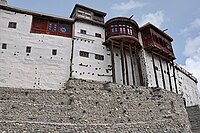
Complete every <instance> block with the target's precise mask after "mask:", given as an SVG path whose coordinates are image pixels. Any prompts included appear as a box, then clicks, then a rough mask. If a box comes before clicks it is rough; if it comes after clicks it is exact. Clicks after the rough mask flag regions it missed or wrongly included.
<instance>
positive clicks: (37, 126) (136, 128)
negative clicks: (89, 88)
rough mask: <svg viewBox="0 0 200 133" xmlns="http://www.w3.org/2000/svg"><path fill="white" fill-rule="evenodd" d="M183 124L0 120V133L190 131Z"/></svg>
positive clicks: (166, 132)
mask: <svg viewBox="0 0 200 133" xmlns="http://www.w3.org/2000/svg"><path fill="white" fill-rule="evenodd" d="M185 126H187V125H185V124H180V123H179V125H177V124H176V123H175V122H174V121H172V120H161V121H148V122H138V123H118V124H104V123H102V124H99V123H96V124H95V123H94V124H71V123H48V122H46V123H45V122H30V121H20V122H18V121H0V132H1V133H16V132H19V133H27V132H28V133H35V132H37V133H61V132H66V133H83V132H84V133H191V132H190V130H187V129H189V128H186V127H185Z"/></svg>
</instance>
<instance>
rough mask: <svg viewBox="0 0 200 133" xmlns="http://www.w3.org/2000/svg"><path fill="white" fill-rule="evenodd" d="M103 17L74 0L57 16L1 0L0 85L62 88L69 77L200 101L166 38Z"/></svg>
mask: <svg viewBox="0 0 200 133" xmlns="http://www.w3.org/2000/svg"><path fill="white" fill-rule="evenodd" d="M4 2H5V1H4ZM105 16H106V13H104V12H101V11H97V10H94V9H91V8H88V7H85V6H82V5H78V4H77V5H75V7H74V10H73V11H72V14H71V16H70V18H63V17H58V16H52V15H47V14H42V13H37V12H32V11H27V10H22V9H18V8H13V7H9V6H7V5H6V3H1V5H0V18H1V19H0V46H1V47H0V87H15V88H28V89H62V88H63V87H64V84H65V83H66V81H67V80H69V78H70V77H71V78H78V79H90V80H96V81H102V82H115V83H118V84H124V85H138V86H139V85H142V86H148V87H160V88H163V89H166V90H168V91H172V92H174V93H178V94H182V95H183V97H184V98H185V101H186V105H187V106H191V105H196V104H200V100H199V92H198V89H197V80H196V78H194V77H193V76H192V75H191V74H190V73H189V72H187V71H186V70H184V69H183V68H181V67H180V66H179V65H177V64H175V63H174V59H175V56H174V54H173V49H172V46H171V42H172V41H173V39H172V38H171V37H169V36H168V35H167V34H165V33H164V32H162V31H161V30H160V29H158V28H156V27H155V26H153V25H152V24H146V25H144V26H143V27H139V26H138V25H137V23H136V22H135V21H134V20H132V19H129V18H124V17H117V18H113V19H110V20H108V21H107V22H106V23H105V22H104V17H105Z"/></svg>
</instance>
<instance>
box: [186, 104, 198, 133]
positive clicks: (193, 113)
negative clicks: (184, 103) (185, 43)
mask: <svg viewBox="0 0 200 133" xmlns="http://www.w3.org/2000/svg"><path fill="white" fill-rule="evenodd" d="M186 110H187V112H188V117H189V120H190V123H191V129H192V132H193V133H200V106H199V105H195V106H191V107H187V108H186Z"/></svg>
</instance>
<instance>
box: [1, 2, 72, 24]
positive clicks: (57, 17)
mask: <svg viewBox="0 0 200 133" xmlns="http://www.w3.org/2000/svg"><path fill="white" fill-rule="evenodd" d="M0 9H4V10H8V11H13V12H18V13H24V14H28V15H34V16H39V17H47V18H51V19H57V20H62V21H69V22H74V19H72V18H67V17H66V18H65V17H61V16H56V15H51V14H45V13H41V12H36V11H30V10H26V9H21V8H16V7H12V6H5V5H0Z"/></svg>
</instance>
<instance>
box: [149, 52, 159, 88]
mask: <svg viewBox="0 0 200 133" xmlns="http://www.w3.org/2000/svg"><path fill="white" fill-rule="evenodd" d="M151 55H152V61H153V71H154V75H155V80H156V87H159V84H158V77H157V72H156V68H155V67H156V66H155V60H154V54H153V52H152V53H151Z"/></svg>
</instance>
